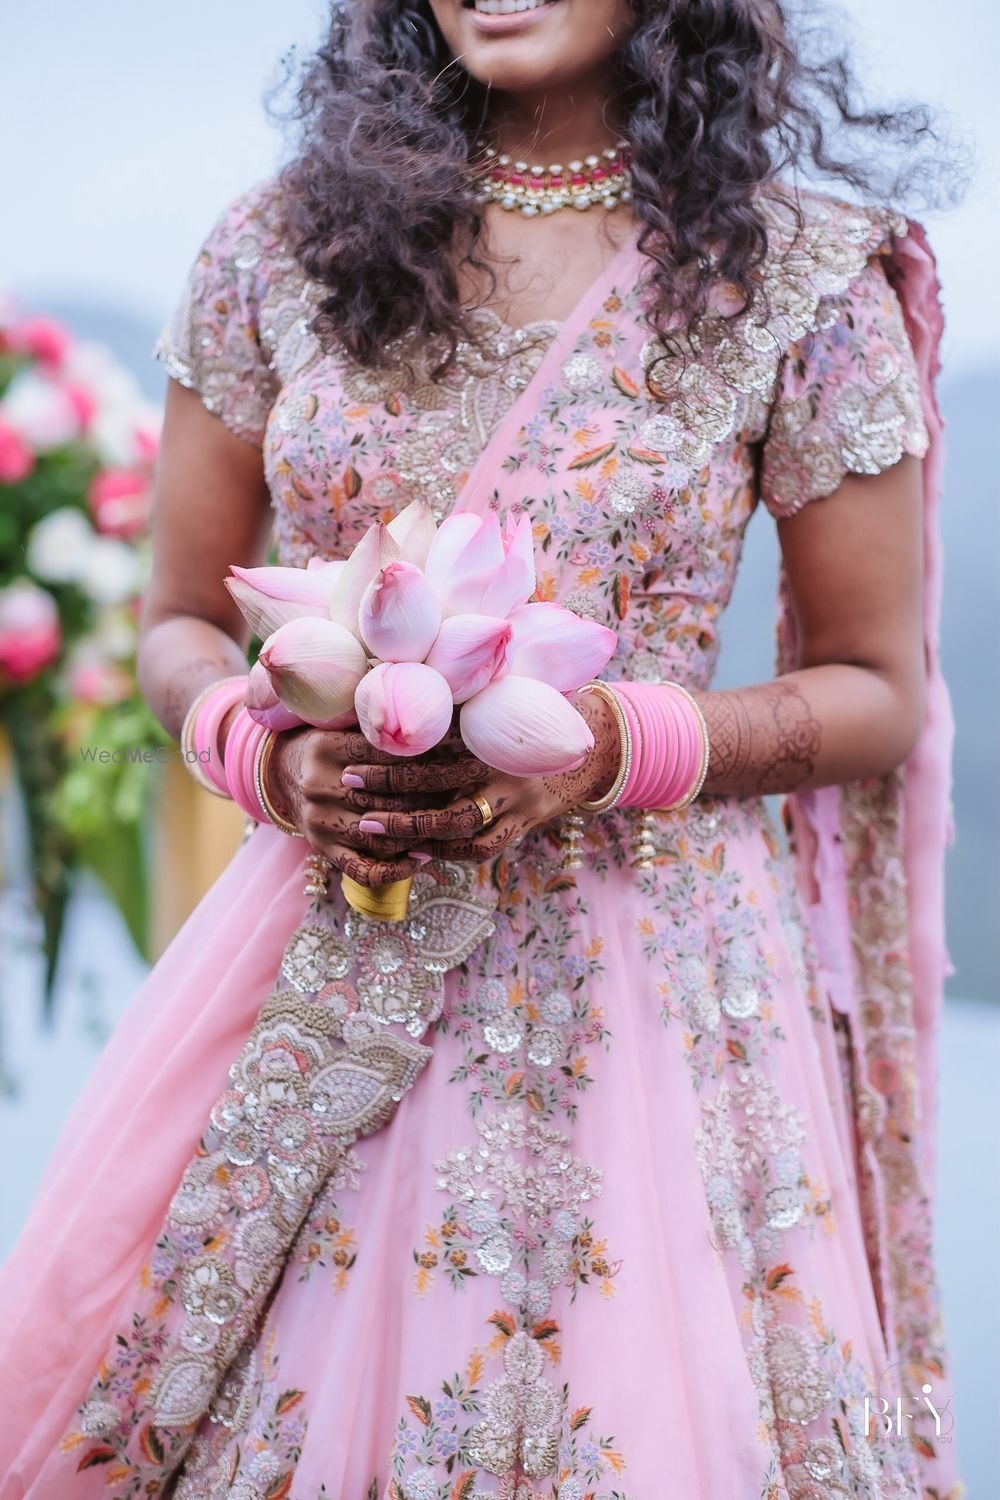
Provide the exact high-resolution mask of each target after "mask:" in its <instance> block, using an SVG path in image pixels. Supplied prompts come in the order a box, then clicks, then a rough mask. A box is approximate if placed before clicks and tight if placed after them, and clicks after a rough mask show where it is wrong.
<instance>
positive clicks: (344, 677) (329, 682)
mask: <svg viewBox="0 0 1000 1500" xmlns="http://www.w3.org/2000/svg"><path fill="white" fill-rule="evenodd" d="M257 659H258V661H259V662H261V664H262V665H263V666H264V667H266V668H267V673H268V676H269V677H270V679H271V684H272V686H273V688H274V690H275V692H276V693H277V695H278V697H279V698H280V699H281V701H282V703H284V705H285V707H286V708H290V709H291V710H292V712H293V713H295V714H298V716H299V718H300V719H303V720H305V722H306V723H307V724H315V725H316V727H317V728H319V729H343V728H345V726H346V725H348V724H353V723H354V694H355V691H356V689H357V686H358V683H359V682H360V681H361V679H362V678H363V677H364V675H365V672H366V671H367V669H368V659H367V657H366V656H365V653H364V648H363V647H362V645H361V643H360V642H359V640H358V638H357V636H355V635H352V634H351V632H350V631H349V630H345V629H344V627H343V626H342V625H336V624H334V622H333V621H332V620H317V619H313V618H303V619H299V620H289V622H288V624H287V625H282V626H281V627H280V628H279V629H278V630H276V631H275V632H274V634H273V635H269V636H268V638H267V640H266V641H265V642H264V644H263V646H262V647H261V649H260V655H259V656H258V658H257Z"/></svg>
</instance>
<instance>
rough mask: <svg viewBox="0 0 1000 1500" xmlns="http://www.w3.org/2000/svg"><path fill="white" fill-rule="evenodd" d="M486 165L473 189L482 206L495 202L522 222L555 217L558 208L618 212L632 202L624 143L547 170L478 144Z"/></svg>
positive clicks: (478, 175) (629, 173)
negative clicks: (596, 207) (620, 206)
mask: <svg viewBox="0 0 1000 1500" xmlns="http://www.w3.org/2000/svg"><path fill="white" fill-rule="evenodd" d="M479 144H480V148H481V149H482V151H483V153H484V155H485V158H486V160H485V164H484V165H482V166H480V167H479V169H478V172H477V179H476V180H477V188H478V195H479V200H480V202H482V203H499V205H500V207H501V208H505V209H507V210H508V211H510V212H514V211H517V212H518V213H521V214H523V215H524V217H525V218H526V219H533V218H534V217H535V215H536V214H553V213H556V212H557V210H558V209H560V208H570V207H572V208H578V209H585V208H591V207H592V206H593V205H594V204H595V203H600V204H601V205H602V206H603V207H604V208H617V206H618V204H619V203H628V201H629V200H630V198H631V197H632V173H631V170H630V163H631V150H630V148H629V144H628V142H627V141H619V142H618V143H617V145H614V146H607V147H606V148H605V149H604V151H602V152H601V154H600V156H596V155H592V156H585V157H583V159H582V160H580V161H571V162H567V164H566V165H565V166H563V164H562V163H561V162H553V163H552V165H551V166H548V167H543V166H531V165H529V164H528V162H526V161H511V159H510V157H509V156H506V155H498V153H497V152H496V151H494V150H493V148H492V147H491V146H489V145H487V144H486V143H485V142H480V143H479Z"/></svg>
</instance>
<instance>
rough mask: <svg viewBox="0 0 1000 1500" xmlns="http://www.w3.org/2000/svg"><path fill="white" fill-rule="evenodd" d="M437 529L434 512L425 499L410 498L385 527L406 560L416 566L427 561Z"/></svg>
mask: <svg viewBox="0 0 1000 1500" xmlns="http://www.w3.org/2000/svg"><path fill="white" fill-rule="evenodd" d="M437 529H438V528H437V522H436V521H435V519H434V512H433V511H432V510H431V508H430V506H429V505H428V504H427V501H426V500H411V501H410V503H409V505H407V506H406V507H405V509H403V510H401V511H400V512H399V515H398V516H393V518H392V520H391V521H390V522H389V524H388V527H387V530H388V532H389V535H390V536H391V537H392V539H393V541H394V542H395V543H396V544H397V546H399V547H401V548H402V551H403V556H404V557H405V559H406V561H407V562H411V563H413V564H414V565H415V566H416V567H418V568H422V567H423V566H424V564H425V563H426V561H427V554H428V552H429V551H430V547H431V543H432V542H433V540H434V538H435V536H436V535H437Z"/></svg>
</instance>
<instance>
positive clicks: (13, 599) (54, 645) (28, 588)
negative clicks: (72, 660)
mask: <svg viewBox="0 0 1000 1500" xmlns="http://www.w3.org/2000/svg"><path fill="white" fill-rule="evenodd" d="M60 641H61V635H60V630H59V611H58V610H57V609H56V606H55V601H54V600H53V598H52V595H51V594H49V593H47V592H46V590H45V589H40V588H38V586H37V585H36V584H34V583H29V582H28V581H27V579H24V580H19V581H18V582H16V583H12V584H10V585H8V587H7V588H5V589H3V590H0V672H2V673H4V674H5V675H6V676H7V677H8V678H9V679H11V680H12V681H14V682H29V681H30V680H31V678H33V677H37V676H38V674H39V672H41V671H42V669H43V668H44V667H47V666H48V665H49V663H50V662H53V661H54V660H55V658H56V657H57V656H58V655H59V646H60Z"/></svg>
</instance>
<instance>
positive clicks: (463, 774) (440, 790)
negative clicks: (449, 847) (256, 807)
mask: <svg viewBox="0 0 1000 1500" xmlns="http://www.w3.org/2000/svg"><path fill="white" fill-rule="evenodd" d="M488 774H489V773H488V771H487V768H486V767H485V766H484V765H483V764H482V762H481V761H478V760H476V759H475V757H474V756H472V755H470V754H469V753H468V751H467V750H466V749H465V747H464V746H463V745H462V743H461V741H459V740H456V739H455V738H453V737H451V736H449V737H448V738H447V739H445V740H442V742H441V744H439V745H435V747H434V749H433V750H430V751H428V752H427V754H426V755H420V756H413V757H408V758H406V759H403V758H401V757H396V756H392V755H387V754H385V753H383V752H382V751H380V750H376V749H375V748H374V747H373V746H372V745H370V744H369V743H368V741H367V740H366V739H365V737H364V736H363V735H362V734H361V733H360V731H359V730H357V729H353V730H351V729H346V730H340V729H313V728H312V727H311V726H309V725H303V726H301V727H300V728H298V729H289V730H283V731H282V732H281V733H280V734H278V736H277V738H276V741H275V745H274V749H273V750H272V752H271V758H270V761H269V763H268V767H267V791H268V796H269V798H270V800H271V803H272V805H273V807H274V809H275V811H276V812H277V813H279V814H280V815H281V816H282V817H283V818H285V819H287V821H288V822H289V823H292V824H293V825H294V826H295V827H296V828H297V829H299V831H300V832H301V833H303V834H304V835H305V837H306V840H307V841H308V843H309V844H310V846H311V847H312V848H313V849H316V850H318V851H319V852H320V853H321V854H325V855H326V857H327V859H329V860H330V862H331V864H333V865H334V866H335V867H336V868H337V869H338V870H341V871H343V872H344V873H345V874H347V875H350V876H351V877H352V878H353V879H354V880H357V881H360V882H361V884H363V885H370V886H377V885H385V884H387V883H388V882H389V881H391V880H400V879H403V878H405V877H406V876H408V875H412V874H413V873H414V872H415V871H416V870H417V869H419V867H420V864H421V863H422V862H423V861H424V860H426V858H427V857H428V856H427V855H424V856H423V857H422V858H421V856H420V855H419V854H418V855H417V857H416V858H413V857H411V856H410V854H409V850H410V848H411V846H412V844H413V843H414V842H415V841H414V840H406V839H392V838H386V837H384V836H381V835H376V834H374V833H372V832H371V831H366V830H364V829H361V828H359V823H360V822H361V821H362V820H363V819H364V818H365V815H366V814H367V815H369V816H370V817H372V818H374V819H375V820H376V821H379V819H380V815H381V816H382V817H384V816H385V813H386V812H387V811H392V812H393V813H394V814H399V815H400V816H402V815H403V814H405V813H406V812H408V811H411V810H412V811H419V810H427V809H442V808H444V807H446V806H447V804H448V803H449V802H450V800H451V799H452V798H453V797H454V796H455V795H456V793H459V792H464V791H467V790H468V788H469V787H471V786H474V785H476V784H477V783H479V782H481V781H483V780H484V779H485V777H486V776H487V775H488ZM376 809H378V811H376ZM359 815H360V816H359Z"/></svg>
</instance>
